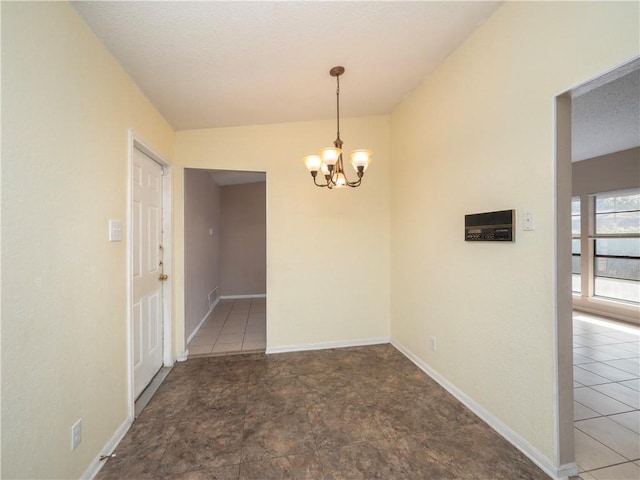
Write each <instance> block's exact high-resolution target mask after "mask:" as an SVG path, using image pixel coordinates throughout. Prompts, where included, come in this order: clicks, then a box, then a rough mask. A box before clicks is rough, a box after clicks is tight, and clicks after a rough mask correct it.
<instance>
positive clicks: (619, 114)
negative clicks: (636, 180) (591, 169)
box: [571, 66, 640, 162]
mask: <svg viewBox="0 0 640 480" xmlns="http://www.w3.org/2000/svg"><path fill="white" fill-rule="evenodd" d="M635 68H636V70H635V71H632V72H631V73H627V74H626V75H624V76H622V77H620V78H616V79H614V80H612V81H610V82H608V83H605V84H604V85H601V86H598V87H597V88H595V89H592V90H589V91H587V92H586V93H583V94H581V95H579V96H576V97H574V98H573V99H572V101H571V115H572V122H571V123H572V137H571V141H572V147H571V152H572V157H573V158H572V159H573V161H574V162H576V161H579V160H585V159H587V158H593V157H598V156H600V155H605V154H607V153H613V152H618V151H621V150H627V149H629V148H633V147H638V146H640V70H638V69H637V66H635Z"/></svg>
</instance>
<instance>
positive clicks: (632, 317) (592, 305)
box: [573, 293, 640, 325]
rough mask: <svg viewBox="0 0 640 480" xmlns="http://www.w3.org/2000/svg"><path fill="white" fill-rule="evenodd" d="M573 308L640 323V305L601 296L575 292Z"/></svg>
mask: <svg viewBox="0 0 640 480" xmlns="http://www.w3.org/2000/svg"><path fill="white" fill-rule="evenodd" d="M573 308H574V309H575V310H580V311H583V312H586V313H594V314H600V315H605V316H607V317H611V318H614V319H616V320H622V321H623V322H627V323H631V324H633V325H640V305H633V304H629V303H624V302H618V301H616V300H609V299H606V298H600V297H584V296H582V295H581V294H579V293H573Z"/></svg>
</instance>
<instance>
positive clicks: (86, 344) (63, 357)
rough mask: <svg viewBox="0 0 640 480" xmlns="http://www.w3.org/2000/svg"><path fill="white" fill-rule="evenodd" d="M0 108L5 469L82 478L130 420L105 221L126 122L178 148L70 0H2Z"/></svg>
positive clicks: (123, 173) (121, 275)
mask: <svg viewBox="0 0 640 480" xmlns="http://www.w3.org/2000/svg"><path fill="white" fill-rule="evenodd" d="M2 119H3V125H2V234H3V242H2V263H3V264H2V288H3V290H2V460H3V461H2V478H48V479H50V478H65V479H68V478H78V477H80V475H81V474H82V473H83V472H84V471H85V470H86V469H87V467H88V466H89V465H90V463H91V462H92V461H93V460H94V459H95V458H96V457H97V455H98V454H99V453H100V452H101V450H102V448H103V447H104V446H105V444H106V443H107V441H108V440H109V439H110V438H111V436H112V435H113V434H114V432H115V431H116V429H117V428H118V427H119V426H120V425H121V424H122V423H123V422H124V421H125V419H126V418H127V342H126V339H127V331H126V319H127V304H126V265H127V260H126V242H124V241H123V242H119V243H109V242H108V241H107V222H108V219H109V218H116V219H122V220H123V221H125V220H126V218H127V164H128V163H127V162H128V129H129V128H133V129H134V130H135V131H136V132H137V133H138V134H139V135H140V136H141V137H142V138H144V139H146V140H147V141H148V142H149V144H150V145H152V146H153V147H154V148H155V149H157V150H158V151H159V152H160V153H161V154H163V155H165V156H167V157H169V158H170V157H172V154H173V143H174V133H173V131H172V129H171V127H170V126H169V125H168V124H167V123H166V122H165V121H164V120H163V118H162V117H161V116H160V115H159V114H158V112H157V111H156V110H155V109H154V108H153V106H152V105H151V104H150V102H148V101H147V100H146V99H145V97H144V96H143V95H142V94H141V92H140V91H139V90H138V88H137V87H136V86H135V85H134V83H133V82H132V81H131V80H130V79H129V77H128V76H127V75H126V74H125V72H124V71H123V69H122V68H121V67H120V66H119V65H118V64H117V63H116V62H115V60H114V59H113V58H112V57H111V56H110V55H109V53H108V52H107V51H106V49H105V48H104V47H103V46H102V45H101V44H100V43H99V42H98V40H97V39H96V38H95V36H94V35H93V34H92V33H91V32H90V30H89V29H88V27H87V26H86V25H85V24H84V23H83V22H82V20H81V19H80V18H79V16H78V15H77V14H76V12H75V11H74V10H73V9H72V8H71V6H70V5H69V4H67V3H62V2H39V3H32V2H2ZM125 235H126V232H125ZM78 418H82V426H83V431H82V443H81V444H80V445H79V446H78V448H76V450H74V451H73V452H71V451H70V438H71V437H70V427H71V425H72V424H73V423H74V422H75V421H76V420H77V419H78Z"/></svg>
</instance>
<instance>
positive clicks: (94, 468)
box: [80, 419, 133, 480]
mask: <svg viewBox="0 0 640 480" xmlns="http://www.w3.org/2000/svg"><path fill="white" fill-rule="evenodd" d="M132 423H133V422H132V421H131V420H129V419H127V420H125V421H124V422H123V423H122V425H120V426H119V427H118V428H117V429H116V431H115V432H114V434H113V436H112V437H111V438H110V439H109V441H108V442H107V443H106V444H105V446H104V447H102V450H101V452H103V453H100V454H98V455H97V456H96V458H94V459H93V461H92V462H91V464H90V465H89V467H88V468H87V469H86V470H85V471H84V473H83V474H82V476H81V477H80V480H90V479H92V478H94V477H95V476H96V475H97V474H98V472H99V471H100V469H101V468H102V467H103V466H104V464H105V462H107V461H108V460H100V457H101V456H102V455H111V454H112V453H113V451H114V450H115V449H116V447H117V446H118V444H119V443H120V441H121V440H122V439H123V438H124V436H125V435H126V434H127V432H128V431H129V428H130V427H131V424H132Z"/></svg>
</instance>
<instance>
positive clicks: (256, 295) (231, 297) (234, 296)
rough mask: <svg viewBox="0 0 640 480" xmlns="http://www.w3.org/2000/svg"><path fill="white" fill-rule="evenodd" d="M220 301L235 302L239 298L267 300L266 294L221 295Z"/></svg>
mask: <svg viewBox="0 0 640 480" xmlns="http://www.w3.org/2000/svg"><path fill="white" fill-rule="evenodd" d="M220 298H221V299H222V300H236V299H241V298H267V294H266V293H253V294H251V295H222V296H220Z"/></svg>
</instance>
